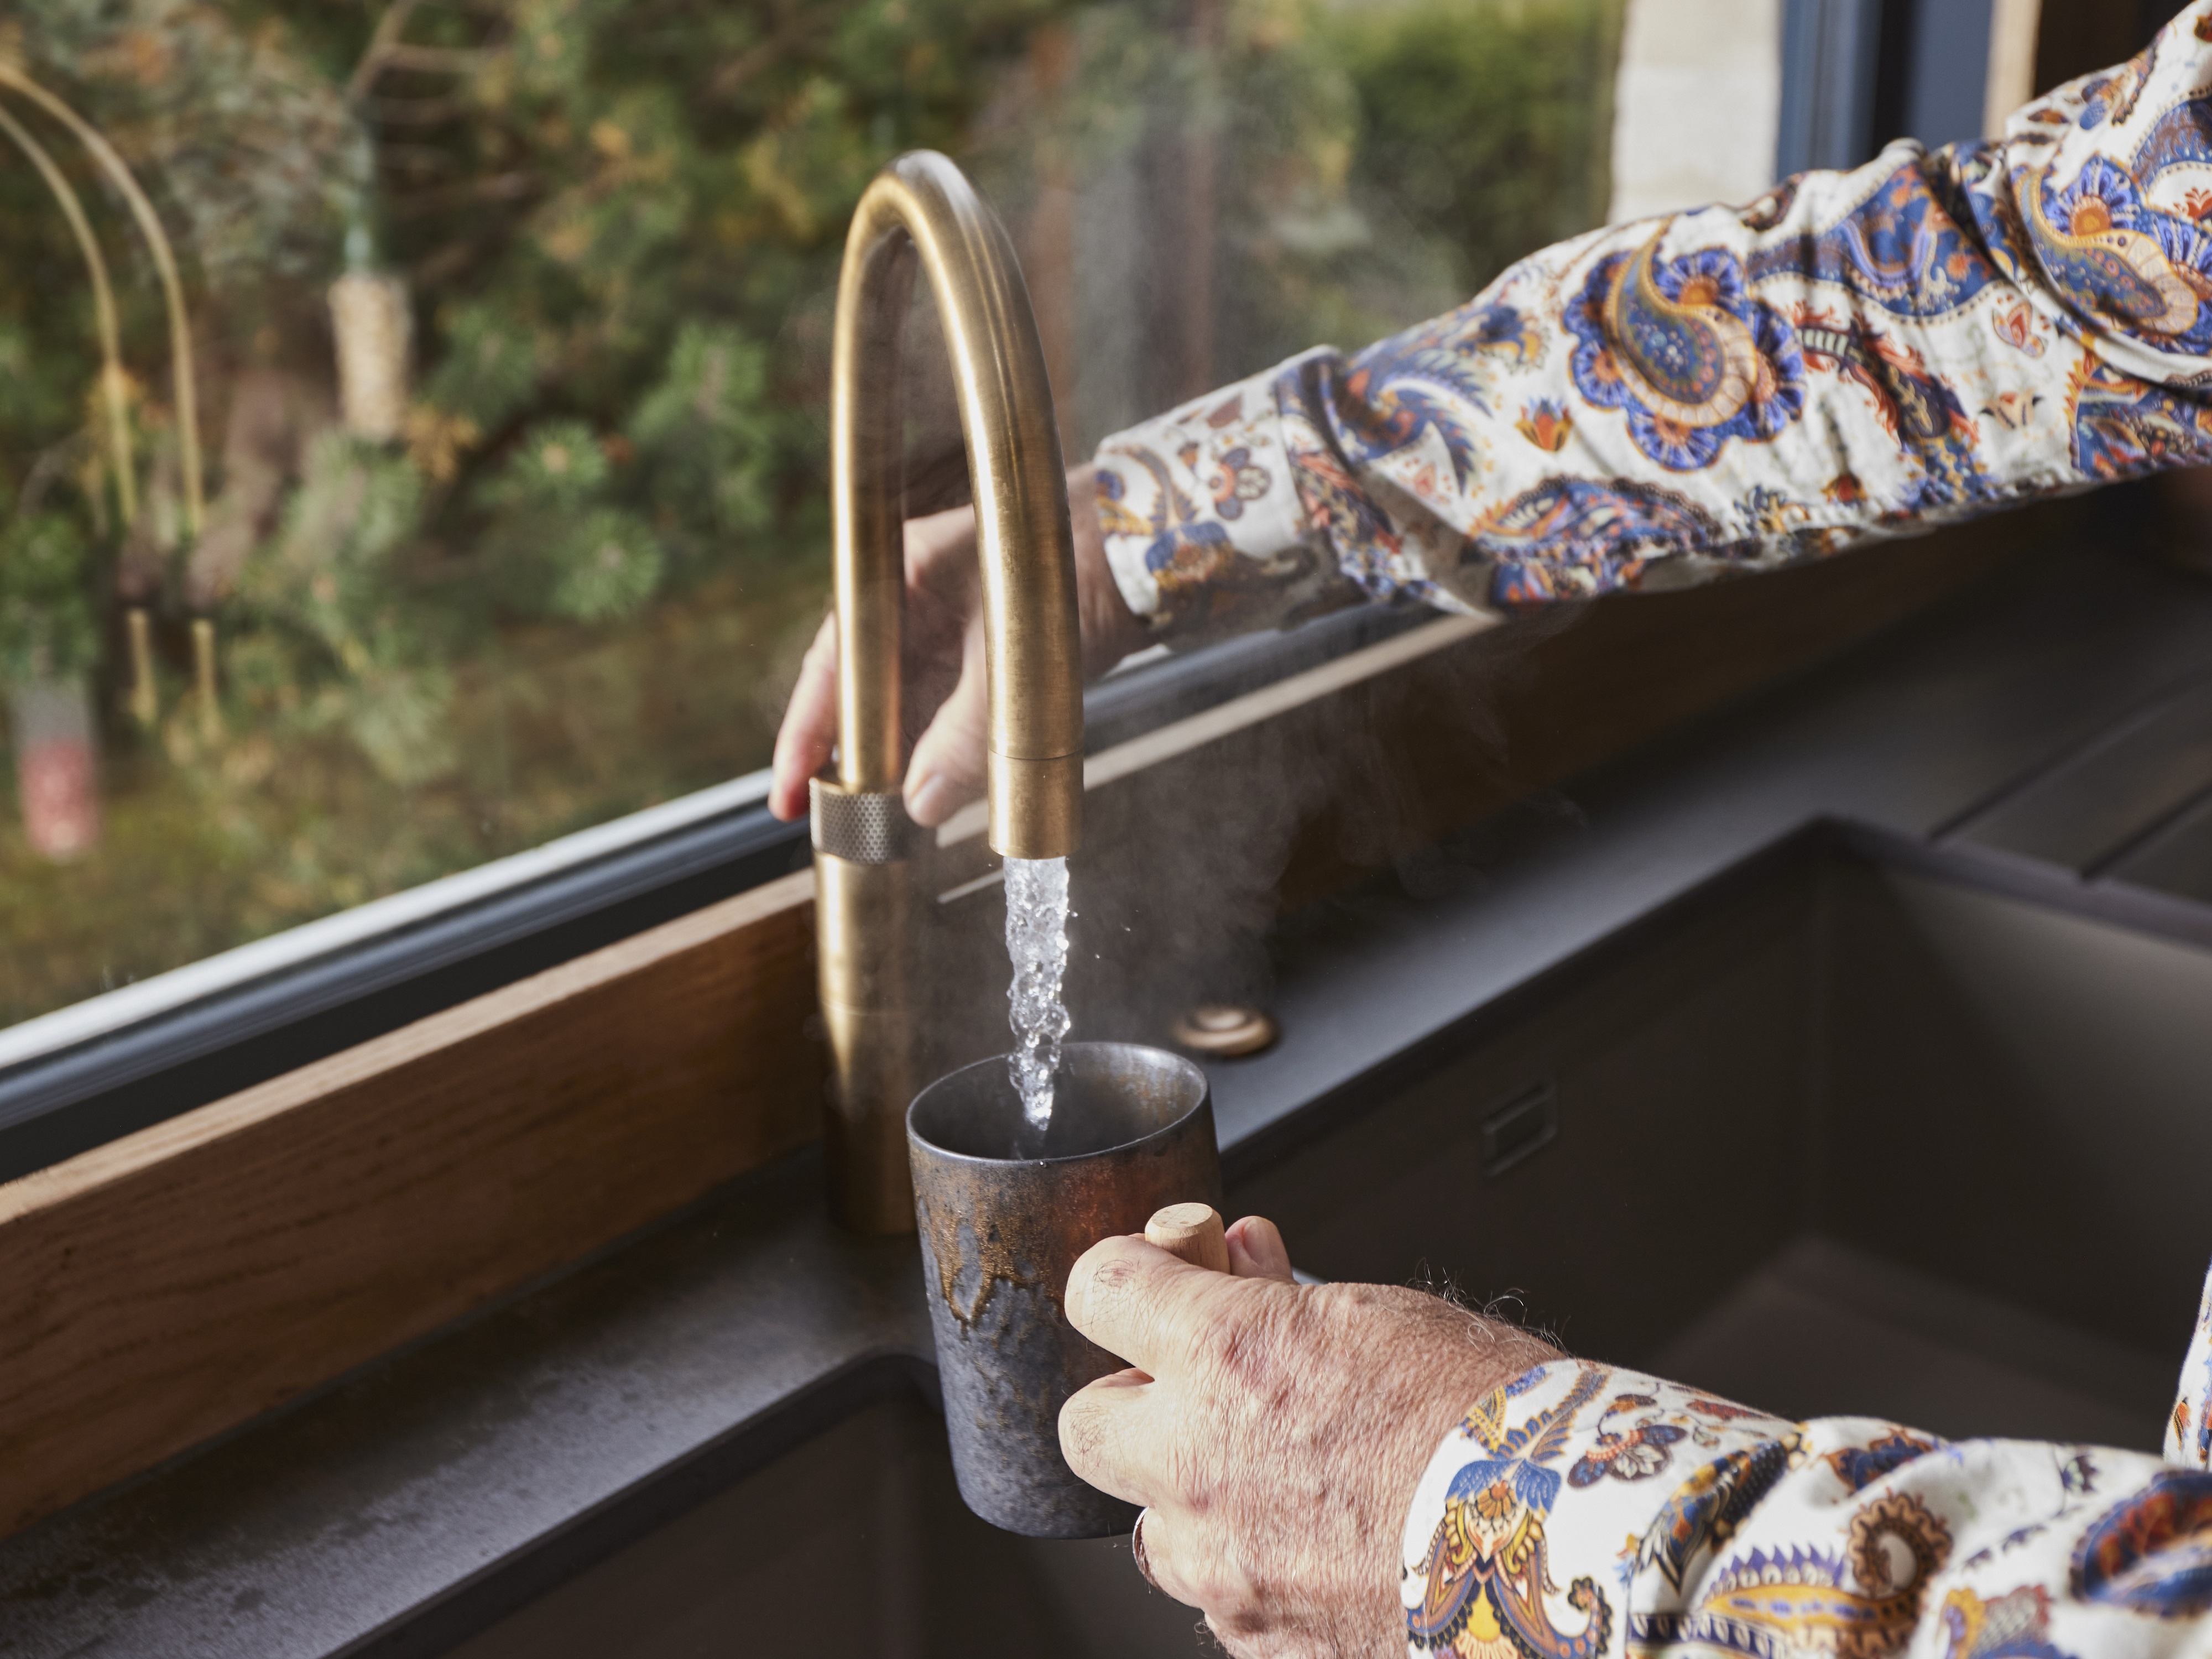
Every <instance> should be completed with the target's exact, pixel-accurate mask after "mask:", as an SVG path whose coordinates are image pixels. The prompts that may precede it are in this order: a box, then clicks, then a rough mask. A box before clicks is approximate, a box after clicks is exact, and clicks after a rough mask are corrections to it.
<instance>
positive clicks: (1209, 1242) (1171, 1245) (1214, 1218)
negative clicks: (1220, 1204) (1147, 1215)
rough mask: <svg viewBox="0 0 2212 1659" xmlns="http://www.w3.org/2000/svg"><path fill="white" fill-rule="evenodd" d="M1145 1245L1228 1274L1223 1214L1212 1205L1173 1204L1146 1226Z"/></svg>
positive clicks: (1157, 1214) (1196, 1265) (1227, 1247)
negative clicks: (1154, 1245) (1155, 1246)
mask: <svg viewBox="0 0 2212 1659" xmlns="http://www.w3.org/2000/svg"><path fill="white" fill-rule="evenodd" d="M1145 1242H1146V1243H1148V1244H1156V1245H1158V1247H1159V1248H1160V1249H1163V1250H1165V1251H1166V1252H1167V1253H1168V1254H1169V1255H1179V1256H1181V1257H1182V1259H1183V1260H1184V1261H1188V1262H1189V1263H1190V1264H1191V1266H1192V1267H1208V1268H1211V1269H1212V1271H1213V1272H1215V1273H1227V1272H1228V1271H1229V1240H1228V1238H1227V1237H1226V1236H1225V1233H1224V1231H1223V1229H1222V1225H1221V1214H1220V1212H1219V1211H1218V1210H1216V1209H1215V1208H1214V1207H1213V1206H1212V1205H1211V1204H1170V1205H1169V1206H1167V1208H1165V1209H1164V1210H1159V1211H1157V1212H1154V1213H1153V1216H1152V1219H1151V1220H1150V1221H1147V1222H1146V1224H1145Z"/></svg>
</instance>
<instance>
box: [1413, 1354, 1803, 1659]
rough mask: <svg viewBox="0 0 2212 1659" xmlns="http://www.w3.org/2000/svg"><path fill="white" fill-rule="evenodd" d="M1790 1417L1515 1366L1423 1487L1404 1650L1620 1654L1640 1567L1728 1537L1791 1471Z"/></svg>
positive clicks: (1672, 1387)
mask: <svg viewBox="0 0 2212 1659" xmlns="http://www.w3.org/2000/svg"><path fill="white" fill-rule="evenodd" d="M1794 1428H1795V1425H1792V1424H1790V1423H1787V1422H1784V1421H1783V1420H1782V1419H1779V1418H1776V1417H1770V1416H1768V1415H1767V1414H1766V1413H1764V1412H1756V1411H1753V1410H1751V1409H1749V1408H1748V1407H1743V1406H1738V1405H1735V1404H1734V1403H1732V1402H1730V1401H1725V1400H1718V1399H1715V1398H1713V1397H1712V1396H1711V1395H1705V1394H1700V1393H1698V1392H1696V1391H1695V1390H1693V1389H1685V1388H1682V1387H1680V1386H1679V1385H1678V1384H1675V1383H1664V1382H1662V1381H1660V1380H1659V1379H1658V1378H1656V1377H1652V1376H1643V1375H1641V1374H1640V1373H1638V1372H1634V1371H1624V1370H1614V1369H1613V1368H1611V1367H1608V1366H1603V1365H1592V1364H1583V1363H1581V1362H1577V1361H1574V1360H1558V1361H1553V1362H1552V1363H1549V1364H1542V1365H1539V1366H1537V1367H1536V1368H1535V1369H1534V1370H1530V1371H1528V1372H1527V1373H1526V1374H1524V1375H1522V1376H1519V1377H1517V1378H1516V1379H1515V1380H1514V1381H1512V1382H1511V1383H1507V1384H1506V1385H1505V1386H1504V1388H1502V1389H1497V1390H1495V1391H1494V1392H1492V1394H1490V1395H1488V1396H1486V1398H1484V1399H1482V1400H1480V1401H1476V1402H1475V1404H1474V1407H1473V1408H1472V1409H1471V1410H1469V1411H1468V1414H1467V1415H1466V1416H1465V1417H1464V1418H1462V1419H1461V1420H1460V1422H1459V1424H1458V1425H1457V1426H1456V1427H1455V1428H1454V1429H1453V1430H1452V1431H1451V1432H1450V1433H1449V1434H1448V1435H1446V1436H1445V1437H1444V1439H1443V1444H1441V1445H1440V1446H1438V1447H1437V1450H1436V1455H1434V1456H1433V1457H1431V1459H1430V1460H1429V1466H1428V1468H1427V1469H1426V1470H1425V1471H1424V1472H1423V1474H1422V1476H1421V1481H1420V1485H1419V1487H1417V1488H1416V1489H1415V1492H1414V1494H1413V1508H1412V1510H1411V1511H1410V1512H1409V1513H1408V1515H1407V1521H1406V1536H1405V1543H1404V1553H1403V1556H1402V1558H1401V1564H1402V1574H1401V1579H1400V1585H1401V1600H1402V1601H1403V1602H1404V1606H1405V1610H1406V1638H1407V1651H1408V1652H1409V1653H1413V1654H1420V1653H1428V1652H1433V1651H1436V1650H1439V1649H1446V1650H1457V1651H1461V1652H1468V1653H1474V1652H1493V1651H1495V1652H1503V1651H1505V1650H1506V1648H1505V1647H1502V1646H1498V1645H1495V1644H1499V1643H1501V1641H1502V1642H1503V1643H1504V1644H1510V1648H1512V1649H1514V1650H1518V1651H1519V1652H1520V1653H1522V1654H1532V1653H1534V1654H1556V1655H1559V1656H1563V1659H1564V1656H1591V1659H1594V1656H1596V1655H1600V1654H1619V1653H1621V1652H1622V1651H1623V1650H1624V1648H1625V1638H1626V1619H1627V1613H1628V1607H1627V1586H1628V1584H1629V1583H1630V1581H1631V1579H1632V1577H1634V1575H1635V1573H1636V1571H1637V1570H1638V1567H1639V1565H1646V1564H1647V1558H1650V1557H1651V1556H1652V1555H1653V1554H1654V1553H1656V1554H1658V1555H1661V1556H1664V1555H1666V1554H1667V1553H1669V1552H1673V1553H1676V1554H1680V1553H1683V1552H1686V1551H1694V1550H1696V1549H1698V1548H1699V1547H1704V1546H1705V1545H1708V1544H1710V1543H1712V1542H1714V1541H1717V1540H1719V1539H1722V1538H1725V1537H1726V1536H1727V1534H1728V1531H1729V1527H1730V1526H1731V1525H1732V1524H1733V1521H1734V1519H1735V1517H1736V1516H1738V1515H1739V1514H1740V1513H1741V1512H1746V1511H1747V1510H1749V1509H1750V1508H1751V1507H1752V1506H1753V1505H1754V1504H1756V1503H1757V1502H1758V1500H1759V1498H1760V1497H1761V1496H1762V1495H1763V1494H1764V1493H1765V1491H1766V1490H1767V1488H1768V1486H1771V1484H1772V1483H1773V1481H1774V1480H1775V1479H1776V1478H1778V1476H1779V1475H1780V1474H1782V1473H1783V1471H1784V1468H1786V1466H1787V1461H1788V1446H1789V1444H1790V1437H1791V1435H1792V1434H1793V1431H1794ZM1662 1565H1663V1564H1662ZM1675 1571H1677V1572H1678V1573H1679V1571H1680V1566H1679V1564H1676V1565H1675Z"/></svg>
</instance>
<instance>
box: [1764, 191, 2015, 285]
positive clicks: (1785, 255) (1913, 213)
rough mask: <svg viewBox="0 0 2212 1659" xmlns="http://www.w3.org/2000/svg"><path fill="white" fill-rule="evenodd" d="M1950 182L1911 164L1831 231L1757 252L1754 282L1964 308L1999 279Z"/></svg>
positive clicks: (1846, 215) (1830, 229) (1833, 226)
mask: <svg viewBox="0 0 2212 1659" xmlns="http://www.w3.org/2000/svg"><path fill="white" fill-rule="evenodd" d="M1948 182H1949V180H1948V179H1946V178H1945V176H1944V175H1943V174H1942V173H1941V172H1940V171H1936V170H1931V169H1930V168H1929V167H1927V166H1926V164H1925V161H1924V158H1915V159H1914V160H1912V161H1907V162H1905V163H1903V164H1901V165H1899V167H1897V169H1896V170H1895V171H1894V172H1893V173H1891V174H1890V175H1889V176H1888V177H1887V179H1883V180H1882V181H1881V185H1880V186H1879V187H1878V188H1877V189H1875V191H1874V192H1873V194H1872V195H1870V196H1869V197H1867V199H1866V201H1865V203H1864V204H1862V205H1861V206H1859V207H1857V208H1855V209H1853V210H1851V211H1850V212H1849V213H1847V214H1845V215H1844V216H1843V218H1842V219H1840V220H1839V221H1838V222H1837V223H1836V224H1834V225H1832V226H1831V227H1830V228H1828V229H1826V230H1823V231H1821V232H1820V233H1819V234H1816V235H1814V236H1811V237H1810V238H1808V239H1806V240H1799V241H1794V242H1783V243H1779V244H1777V245H1775V246H1769V247H1765V248H1762V249H1760V250H1759V252H1757V253H1755V254H1754V255H1753V257H1752V260H1751V265H1750V275H1751V279H1752V280H1753V282H1754V283H1756V282H1758V281H1759V280H1760V279H1762V278H1765V277H1768V276H1784V277H1787V276H1804V277H1809V278H1811V279H1812V280H1814V281H1815V282H1822V283H1837V284H1838V285H1840V286H1841V287H1843V288H1845V289H1850V292H1851V293H1853V294H1855V295H1858V296H1859V297H1860V298H1862V299H1865V300H1870V301H1873V302H1874V303H1875V304H1876V305H1878V306H1880V307H1881V308H1882V309H1883V310H1884V311H1887V312H1890V313H1893V314H1894V315H1896V316H1899V317H1940V316H1942V315H1943V314H1944V313H1947V312H1952V311H1956V310H1957V309H1958V308H1959V307H1961V306H1963V305H1965V304H1966V303H1967V302H1968V301H1971V300H1972V299H1973V297H1974V296H1975V295H1978V294H1979V293H1980V292H1981V291H1982V290H1983V289H1985V288H1987V287H1988V286H1989V285H1990V283H1993V282H1996V281H1997V280H1998V277H1997V271H1996V266H1995V265H1994V264H1991V263H1990V258H1989V255H1988V254H1987V253H1986V252H1984V250H1983V248H1982V246H1981V245H1980V243H1979V241H1978V240H1977V238H1976V236H1975V235H1974V234H1972V232H1970V231H1969V230H1967V229H1966V228H1964V227H1962V226H1961V225H1960V223H1959V222H1958V220H1957V219H1956V218H1955V217H1954V216H1953V213H1952V210H1951V207H1950V206H1949V205H1948V204H1946V203H1945V201H1944V200H1943V199H1942V194H1941V193H1939V191H1940V187H1941V186H1942V185H1944V184H1946V183H1948ZM1808 244H1809V245H1808Z"/></svg>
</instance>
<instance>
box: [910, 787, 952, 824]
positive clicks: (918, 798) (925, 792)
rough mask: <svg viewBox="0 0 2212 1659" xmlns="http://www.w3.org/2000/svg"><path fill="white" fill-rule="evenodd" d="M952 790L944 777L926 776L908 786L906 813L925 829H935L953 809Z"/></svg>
mask: <svg viewBox="0 0 2212 1659" xmlns="http://www.w3.org/2000/svg"><path fill="white" fill-rule="evenodd" d="M951 799H952V791H951V788H950V787H947V786H946V784H945V780H944V779H943V778H940V777H937V776H934V775H932V776H929V777H925V778H924V779H922V781H921V782H919V783H915V784H909V785H908V786H907V792H906V815H907V817H910V818H912V819H913V820H914V821H915V823H918V824H920V825H921V827H922V828H923V829H935V828H936V827H937V826H938V825H939V823H943V822H944V820H945V814H946V813H947V812H948V811H951Z"/></svg>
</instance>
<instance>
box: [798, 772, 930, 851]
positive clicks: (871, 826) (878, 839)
mask: <svg viewBox="0 0 2212 1659" xmlns="http://www.w3.org/2000/svg"><path fill="white" fill-rule="evenodd" d="M807 793H808V795H809V797H810V799H811V803H812V805H813V812H812V815H811V816H812V828H813V832H814V850H815V851H816V852H817V853H827V854H829V856H830V857H832V858H838V859H842V860H845V862H846V863H848V864H897V863H900V862H901V861H902V860H906V859H910V858H912V857H913V856H914V855H915V854H916V853H917V852H919V851H921V845H922V841H921V837H922V829H921V825H920V824H918V823H915V821H914V820H913V819H912V818H910V817H907V815H906V803H905V802H904V801H903V800H902V799H899V797H898V796H897V795H896V794H895V793H886V794H881V795H863V794H856V793H853V792H851V791H848V790H845V789H841V788H840V787H838V786H837V785H836V784H834V783H831V782H829V781H827V780H825V779H822V778H811V779H809V780H808V781H807Z"/></svg>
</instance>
